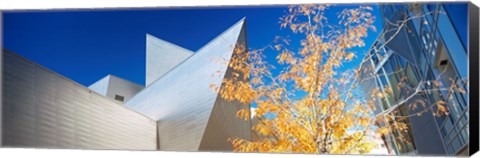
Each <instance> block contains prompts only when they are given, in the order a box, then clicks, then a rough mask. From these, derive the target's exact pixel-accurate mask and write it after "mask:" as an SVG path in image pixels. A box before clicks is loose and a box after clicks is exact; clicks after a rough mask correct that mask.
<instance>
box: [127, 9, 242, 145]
mask: <svg viewBox="0 0 480 158" xmlns="http://www.w3.org/2000/svg"><path fill="white" fill-rule="evenodd" d="M244 22H245V18H243V19H241V20H240V21H239V22H237V23H236V24H234V25H233V26H231V27H230V28H229V29H227V30H226V31H224V32H223V33H222V34H220V35H219V36H217V37H216V38H215V39H213V40H212V41H211V42H209V43H208V44H207V45H205V46H204V47H202V48H201V49H199V50H198V51H197V52H196V53H195V54H194V55H192V56H191V57H188V58H187V59H185V60H184V61H183V62H181V63H180V64H178V65H177V66H175V67H174V68H173V69H171V70H170V71H169V72H167V73H166V74H164V75H163V76H161V77H160V78H158V79H157V80H156V81H154V82H153V83H151V84H150V85H149V86H148V87H147V88H145V89H144V90H143V91H141V92H139V93H138V94H137V95H136V96H134V97H133V98H132V99H130V100H129V101H127V102H126V103H125V106H127V107H128V108H130V109H133V110H135V111H138V112H140V113H142V114H144V115H146V116H148V117H150V118H152V119H154V120H157V121H159V122H158V128H159V130H158V133H159V139H160V140H161V141H159V143H160V144H159V147H160V149H161V150H174V151H197V150H198V149H199V146H200V141H201V139H202V137H203V135H204V132H205V129H206V126H207V123H208V120H209V118H210V115H211V113H212V109H213V107H214V105H215V102H216V100H217V96H218V93H217V92H214V91H213V89H212V88H211V87H210V85H211V84H215V85H220V84H221V82H222V80H223V77H224V76H225V72H226V71H227V67H228V66H227V64H221V63H218V62H215V59H218V58H222V59H224V60H226V61H229V60H230V58H231V57H232V54H233V52H234V49H235V46H236V45H237V43H238V40H239V39H240V37H241V36H244V35H245V33H244V30H245V29H244V27H245V24H244ZM241 39H243V41H244V40H245V37H242V38H241ZM216 72H220V74H219V73H216ZM213 74H216V75H218V76H219V77H212V75H213ZM246 128H250V127H246Z"/></svg>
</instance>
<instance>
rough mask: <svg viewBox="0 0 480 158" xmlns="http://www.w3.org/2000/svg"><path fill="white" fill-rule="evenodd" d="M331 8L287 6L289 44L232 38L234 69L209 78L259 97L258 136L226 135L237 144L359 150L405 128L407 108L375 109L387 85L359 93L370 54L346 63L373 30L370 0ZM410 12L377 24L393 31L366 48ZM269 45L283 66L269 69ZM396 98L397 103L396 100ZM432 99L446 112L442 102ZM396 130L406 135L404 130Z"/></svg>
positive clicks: (231, 92)
mask: <svg viewBox="0 0 480 158" xmlns="http://www.w3.org/2000/svg"><path fill="white" fill-rule="evenodd" d="M330 8H331V5H329V4H324V5H317V4H307V5H297V6H291V7H289V9H288V14H286V15H285V16H283V17H282V18H280V22H281V27H282V28H288V29H289V30H290V31H291V32H292V33H294V34H296V35H299V36H301V37H302V39H300V40H299V41H297V42H298V43H299V45H300V46H299V48H298V47H297V48H298V49H295V50H293V49H290V48H289V47H290V45H293V44H294V43H293V42H292V41H290V40H289V39H288V38H281V37H277V38H275V39H274V40H273V42H272V43H270V44H268V45H267V46H265V47H264V48H261V49H255V50H249V51H248V52H246V53H244V52H245V49H246V48H245V47H244V46H237V49H236V51H235V53H234V55H233V57H232V59H231V60H230V61H229V63H228V67H229V68H231V69H232V70H233V72H232V76H233V77H231V78H225V79H224V80H223V82H222V86H220V85H212V87H213V88H214V89H215V90H216V91H218V92H219V95H220V96H221V97H222V98H224V99H226V100H229V101H238V102H240V103H244V104H256V105H257V108H256V109H255V115H254V116H253V119H257V120H258V122H259V123H258V124H255V125H254V126H253V127H252V130H253V131H254V133H255V134H256V138H257V139H255V140H244V139H238V138H232V139H231V140H230V141H231V142H232V145H233V147H234V150H235V151H240V152H294V153H328V154H355V153H359V154H362V153H368V152H370V150H371V149H372V148H374V147H375V146H376V144H375V143H373V142H372V141H371V140H369V139H367V137H371V136H375V135H377V134H378V135H382V136H385V135H391V134H392V133H393V132H392V131H398V130H400V131H404V132H405V131H407V130H408V126H407V122H406V121H404V120H405V119H406V118H408V117H411V116H403V117H397V115H392V114H391V113H388V112H392V113H395V112H396V111H397V112H398V111H399V108H393V110H391V111H388V112H384V113H380V114H374V111H375V110H376V107H375V102H376V101H377V99H382V98H385V97H389V96H390V95H391V94H392V92H391V90H388V89H387V90H384V91H382V90H379V89H374V90H373V91H372V92H365V93H369V94H371V95H372V97H371V99H369V100H366V99H364V92H361V89H360V87H359V85H360V84H361V83H362V82H363V81H365V80H366V79H367V78H368V77H365V74H369V73H368V71H371V69H372V67H368V68H365V67H366V65H365V64H364V63H366V61H367V60H368V59H369V58H371V56H368V55H367V56H366V57H365V58H364V59H363V60H361V62H360V65H359V66H357V67H353V68H350V67H348V66H345V64H348V63H349V62H352V61H353V60H354V59H355V58H356V57H357V56H358V55H359V54H360V52H356V51H355V50H356V49H358V48H362V47H364V46H365V43H364V39H365V38H366V37H367V36H368V32H369V31H375V30H376V28H375V27H374V21H375V18H376V17H375V16H373V15H372V10H373V9H372V7H369V6H359V7H356V8H345V9H343V10H342V11H340V12H339V13H338V14H337V15H338V17H337V19H333V20H332V19H328V18H327V16H326V14H327V13H328V10H329V9H330ZM419 17H421V16H419ZM412 19H413V18H411V19H409V18H406V19H404V20H403V21H400V22H398V23H395V27H392V29H390V30H386V31H384V32H382V34H381V35H382V36H383V35H384V34H385V33H388V32H390V31H393V32H394V35H393V36H389V39H385V41H386V42H385V43H384V44H383V45H381V46H378V47H373V48H372V49H379V48H382V47H385V44H386V43H388V41H389V40H390V39H392V38H393V37H394V36H395V32H397V31H398V30H400V29H403V27H405V23H406V22H407V21H409V20H412ZM267 50H271V51H274V52H278V56H277V61H278V63H279V64H281V65H282V69H281V70H279V71H274V70H275V69H276V68H275V67H274V66H273V65H272V64H270V63H268V62H267V61H266V60H265V54H264V53H265V52H266V51H267ZM399 71H402V70H399ZM362 75H363V76H362ZM406 82H407V80H406V79H405V80H402V82H399V83H398V84H399V86H402V84H403V85H406ZM425 83H426V82H425ZM420 84H423V83H420ZM220 87H222V88H220ZM402 88H403V87H402ZM407 88H408V87H407ZM405 89H406V88H405ZM418 92H419V91H417V93H418ZM411 94H412V95H411V96H415V95H416V94H414V93H411ZM414 103H415V104H412V105H410V106H409V107H410V108H414V107H415V106H416V105H422V106H424V107H425V108H424V109H428V108H426V102H422V101H415V102H414ZM400 105H403V103H399V104H398V105H395V106H399V107H400ZM435 106H436V107H437V110H439V111H440V112H443V113H442V114H445V113H446V111H447V110H445V108H443V109H442V108H441V107H444V106H443V104H435ZM439 107H440V108H439ZM429 108H431V107H429ZM424 111H426V110H424ZM440 112H438V113H439V114H440ZM419 113H421V112H419ZM417 114H418V113H417ZM237 116H238V117H239V118H243V119H245V120H249V119H250V118H251V117H250V110H249V109H243V110H239V111H238V112H237ZM412 116H416V115H412ZM387 122H388V123H387ZM379 124H381V126H380V127H377V125H379ZM397 137H398V138H399V139H401V141H407V142H408V141H409V140H408V139H404V138H403V135H400V136H397Z"/></svg>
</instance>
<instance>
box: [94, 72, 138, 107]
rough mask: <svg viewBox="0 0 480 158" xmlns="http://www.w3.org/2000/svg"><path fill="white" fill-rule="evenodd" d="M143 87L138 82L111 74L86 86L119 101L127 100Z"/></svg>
mask: <svg viewBox="0 0 480 158" xmlns="http://www.w3.org/2000/svg"><path fill="white" fill-rule="evenodd" d="M143 88H144V87H143V86H142V85H140V84H138V83H135V82H132V81H129V80H127V79H124V78H121V77H118V76H115V75H112V74H108V75H106V76H105V77H103V78H102V79H100V80H98V81H97V82H95V83H93V84H92V85H90V86H88V89H91V90H93V91H95V92H97V93H99V94H101V95H103V96H106V97H109V98H112V99H115V100H117V101H120V102H124V101H127V100H128V99H130V98H131V97H133V96H134V95H135V94H137V93H138V92H139V91H141V90H142V89H143Z"/></svg>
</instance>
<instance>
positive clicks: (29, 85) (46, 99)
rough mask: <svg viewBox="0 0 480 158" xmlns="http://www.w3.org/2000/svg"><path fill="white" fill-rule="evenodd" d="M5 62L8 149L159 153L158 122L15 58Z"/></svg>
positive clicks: (4, 113)
mask: <svg viewBox="0 0 480 158" xmlns="http://www.w3.org/2000/svg"><path fill="white" fill-rule="evenodd" d="M3 58H4V60H3V67H4V69H3V73H2V78H3V83H2V85H3V89H2V90H3V95H2V96H3V102H2V110H3V111H2V115H1V116H2V119H3V126H2V128H1V129H2V132H3V133H2V137H3V138H4V139H3V141H2V143H3V144H2V145H3V146H6V147H35V148H64V149H65V148H66V149H135V150H155V149H157V142H156V122H155V121H154V120H152V119H150V118H148V117H145V116H143V115H141V114H139V113H136V112H134V111H131V110H129V109H127V108H125V107H123V106H122V105H120V104H118V103H117V102H115V101H114V100H113V99H110V98H106V97H104V96H101V95H100V94H97V93H96V92H93V91H91V90H89V89H87V88H86V87H83V86H81V85H79V84H78V83H75V82H73V81H71V80H69V79H67V78H64V77H62V76H60V75H58V74H56V73H54V72H52V71H49V70H47V69H45V68H43V67H41V66H39V65H37V64H34V63H33V62H30V61H28V60H26V59H24V58H22V57H20V56H18V55H16V54H13V53H10V52H4V53H3Z"/></svg>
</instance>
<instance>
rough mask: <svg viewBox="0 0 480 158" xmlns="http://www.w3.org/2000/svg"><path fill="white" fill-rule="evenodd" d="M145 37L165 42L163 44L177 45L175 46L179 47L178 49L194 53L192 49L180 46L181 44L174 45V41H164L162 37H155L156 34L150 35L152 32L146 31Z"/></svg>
mask: <svg viewBox="0 0 480 158" xmlns="http://www.w3.org/2000/svg"><path fill="white" fill-rule="evenodd" d="M146 37H147V38H150V39H155V40H156V41H157V42H161V43H165V44H168V45H171V46H174V47H177V48H179V49H183V50H186V51H187V52H189V53H192V54H193V53H194V51H192V50H189V49H187V48H183V47H181V46H179V45H176V44H174V43H172V42H168V41H166V40H163V39H161V38H158V37H156V36H154V35H152V34H149V33H146Z"/></svg>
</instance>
